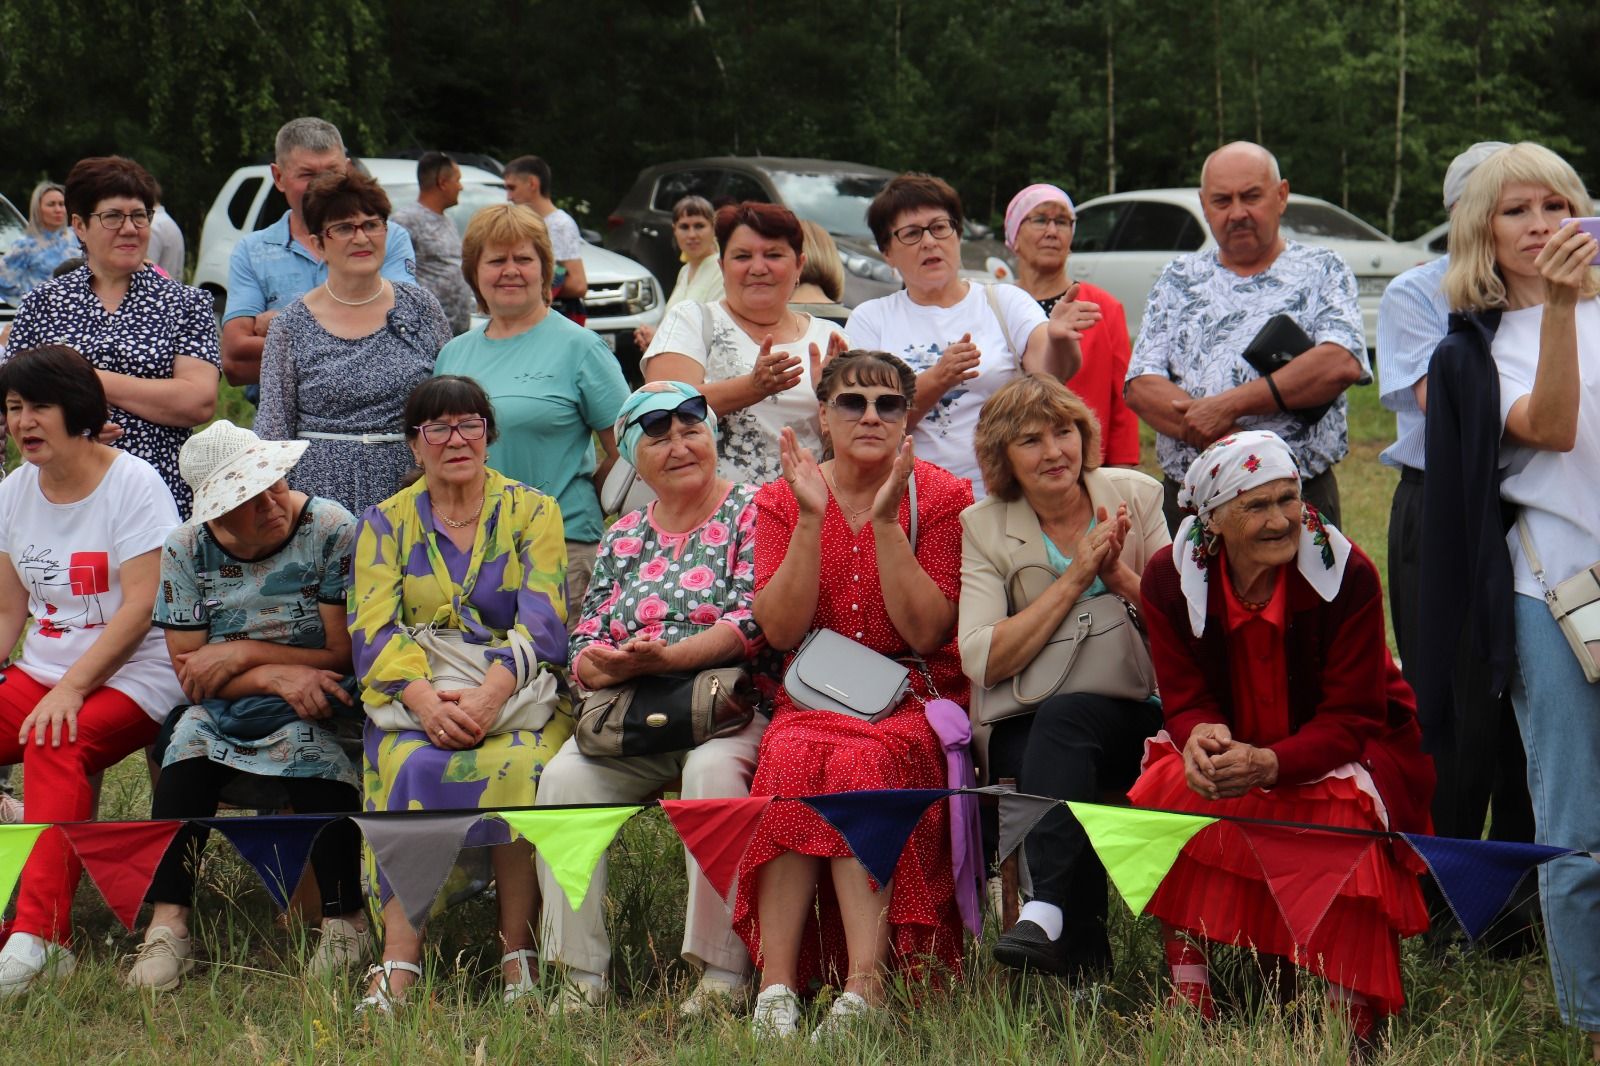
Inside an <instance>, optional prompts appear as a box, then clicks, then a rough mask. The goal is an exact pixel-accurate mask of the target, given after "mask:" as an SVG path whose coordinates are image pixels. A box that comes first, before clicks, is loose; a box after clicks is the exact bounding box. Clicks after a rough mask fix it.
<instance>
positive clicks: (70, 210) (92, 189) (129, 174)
mask: <svg viewBox="0 0 1600 1066" xmlns="http://www.w3.org/2000/svg"><path fill="white" fill-rule="evenodd" d="M158 195H159V194H158V192H157V189H156V180H155V179H154V178H152V177H151V176H150V172H149V171H148V170H146V169H145V168H144V167H141V166H140V165H139V164H138V163H135V162H134V161H133V160H131V159H128V158H126V157H124V156H120V155H97V156H91V157H90V158H88V159H80V160H78V161H77V162H76V163H75V164H73V167H72V170H71V171H70V172H69V173H68V174H67V184H66V186H65V188H64V189H63V196H64V197H65V199H66V201H67V217H69V218H70V217H72V216H73V215H76V216H77V217H79V218H81V219H83V221H84V224H85V225H88V223H89V216H90V215H92V214H94V209H95V205H97V204H99V203H100V201H102V200H109V199H111V198H112V197H113V196H131V197H133V198H134V199H135V200H138V201H139V202H140V203H142V204H144V209H145V210H146V211H150V212H152V213H153V212H154V211H155V209H156V200H157V198H158Z"/></svg>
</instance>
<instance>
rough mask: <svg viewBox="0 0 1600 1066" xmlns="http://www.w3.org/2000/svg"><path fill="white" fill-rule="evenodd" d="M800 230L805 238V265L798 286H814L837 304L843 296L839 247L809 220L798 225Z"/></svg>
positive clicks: (842, 274)
mask: <svg viewBox="0 0 1600 1066" xmlns="http://www.w3.org/2000/svg"><path fill="white" fill-rule="evenodd" d="M800 229H801V230H802V231H803V232H804V233H805V236H806V265H805V266H803V267H801V268H800V284H801V285H806V284H810V285H815V286H816V287H817V288H819V289H821V290H822V295H824V296H826V297H827V298H828V299H830V300H832V301H833V302H834V303H838V302H839V298H840V297H841V296H843V295H844V263H843V262H841V261H840V259H839V246H838V245H837V244H834V243H833V237H832V236H830V235H829V233H828V231H827V230H825V229H823V228H822V227H821V226H819V225H817V224H816V223H815V222H813V221H811V220H810V219H806V220H805V221H804V222H802V223H800Z"/></svg>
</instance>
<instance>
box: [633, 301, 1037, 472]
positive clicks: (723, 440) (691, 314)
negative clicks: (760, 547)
mask: <svg viewBox="0 0 1600 1066" xmlns="http://www.w3.org/2000/svg"><path fill="white" fill-rule="evenodd" d="M1035 306H1037V305H1035ZM708 308H709V309H710V314H711V329H710V334H711V349H710V351H709V352H708V351H707V350H706V324H705V322H706V320H705V315H706V310H707V309H708ZM805 318H806V331H805V334H804V335H803V336H802V337H801V338H800V339H799V340H797V341H791V342H790V343H788V344H774V345H773V346H772V350H773V351H775V352H784V353H786V354H789V355H794V356H798V357H799V359H800V380H799V382H798V383H796V384H795V385H794V386H793V387H792V388H789V389H786V390H784V391H783V392H780V393H778V394H777V395H776V396H768V397H767V398H766V399H764V400H761V401H759V402H757V403H754V404H751V405H750V406H749V407H746V408H744V409H743V410H740V411H735V412H733V413H732V414H730V415H727V416H725V417H723V418H722V419H721V421H720V423H719V427H718V438H717V456H718V462H717V473H718V474H719V475H721V476H722V477H725V478H727V479H728V480H729V481H732V482H734V483H735V484H740V483H743V484H748V485H764V484H766V483H767V482H769V481H776V480H777V479H778V478H780V477H782V476H783V463H782V461H781V460H780V459H779V458H778V434H780V433H781V432H783V428H784V427H785V426H788V427H790V428H792V429H793V430H794V435H795V438H796V440H798V441H799V443H800V445H801V447H804V448H810V449H811V452H812V454H813V455H815V456H816V457H817V459H818V461H819V462H820V461H821V459H822V427H821V426H820V425H819V424H818V421H817V383H816V382H815V381H813V380H812V379H811V359H810V352H811V345H813V344H815V345H816V346H817V351H818V352H821V353H826V352H827V350H828V339H829V338H830V337H831V336H832V335H833V334H835V333H838V334H840V335H843V333H844V331H843V330H842V329H840V328H839V327H838V326H837V325H835V324H834V323H832V322H829V321H828V320H827V319H825V318H818V317H816V316H815V315H806V316H805ZM846 343H847V344H848V343H849V341H848V338H846ZM662 352H676V353H678V354H679V355H686V356H688V357H689V358H690V359H693V360H694V361H695V362H697V363H699V364H700V365H701V366H703V367H705V371H706V376H705V380H706V381H726V380H727V379H729V378H736V377H739V376H740V375H742V374H748V373H750V371H751V370H752V369H754V367H755V365H756V357H757V356H758V355H760V354H761V346H760V345H759V344H757V343H756V342H755V341H753V340H751V339H750V337H749V335H748V334H747V333H745V331H744V330H742V329H740V328H739V327H738V326H737V325H735V324H734V321H733V318H732V316H730V315H729V314H728V309H727V308H726V307H723V306H722V304H721V303H720V302H719V303H711V304H698V303H681V304H679V305H678V306H677V307H674V308H673V309H672V310H671V311H668V312H667V317H666V318H663V319H662V320H661V326H660V328H659V329H657V330H656V336H655V339H654V340H652V341H651V342H650V348H649V349H648V350H647V351H646V352H645V353H644V355H643V356H642V357H641V358H640V360H639V369H640V370H641V371H643V372H644V373H646V374H648V373H649V371H648V370H646V369H645V368H646V366H647V365H648V364H649V362H650V360H651V359H653V358H655V357H656V356H657V355H660V354H661V353H662Z"/></svg>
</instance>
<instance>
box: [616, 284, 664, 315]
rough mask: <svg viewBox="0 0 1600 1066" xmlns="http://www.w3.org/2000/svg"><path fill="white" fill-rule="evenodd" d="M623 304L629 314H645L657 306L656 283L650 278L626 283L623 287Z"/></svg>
mask: <svg viewBox="0 0 1600 1066" xmlns="http://www.w3.org/2000/svg"><path fill="white" fill-rule="evenodd" d="M622 302H623V306H625V307H626V308H627V309H628V314H630V315H640V314H643V313H644V312H646V311H648V310H650V308H652V307H654V306H655V305H656V283H655V282H654V281H652V280H650V279H649V278H643V279H641V280H639V281H630V282H626V283H625V284H624V285H623V286H622Z"/></svg>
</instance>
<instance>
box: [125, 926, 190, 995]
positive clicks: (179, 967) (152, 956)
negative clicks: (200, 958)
mask: <svg viewBox="0 0 1600 1066" xmlns="http://www.w3.org/2000/svg"><path fill="white" fill-rule="evenodd" d="M193 956H194V938H193V937H187V936H186V937H179V936H178V935H177V934H176V933H174V932H173V931H172V930H171V929H168V928H167V927H166V926H164V925H152V926H151V927H150V928H148V929H146V930H145V931H144V943H142V944H140V945H139V953H138V954H137V955H136V956H134V960H133V968H132V969H130V970H129V971H128V987H129V988H153V989H155V990H156V991H157V992H171V991H172V990H173V989H174V988H177V987H178V984H179V983H180V982H181V981H182V980H183V975H184V974H186V973H188V972H189V971H190V970H192V969H194V958H193Z"/></svg>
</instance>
